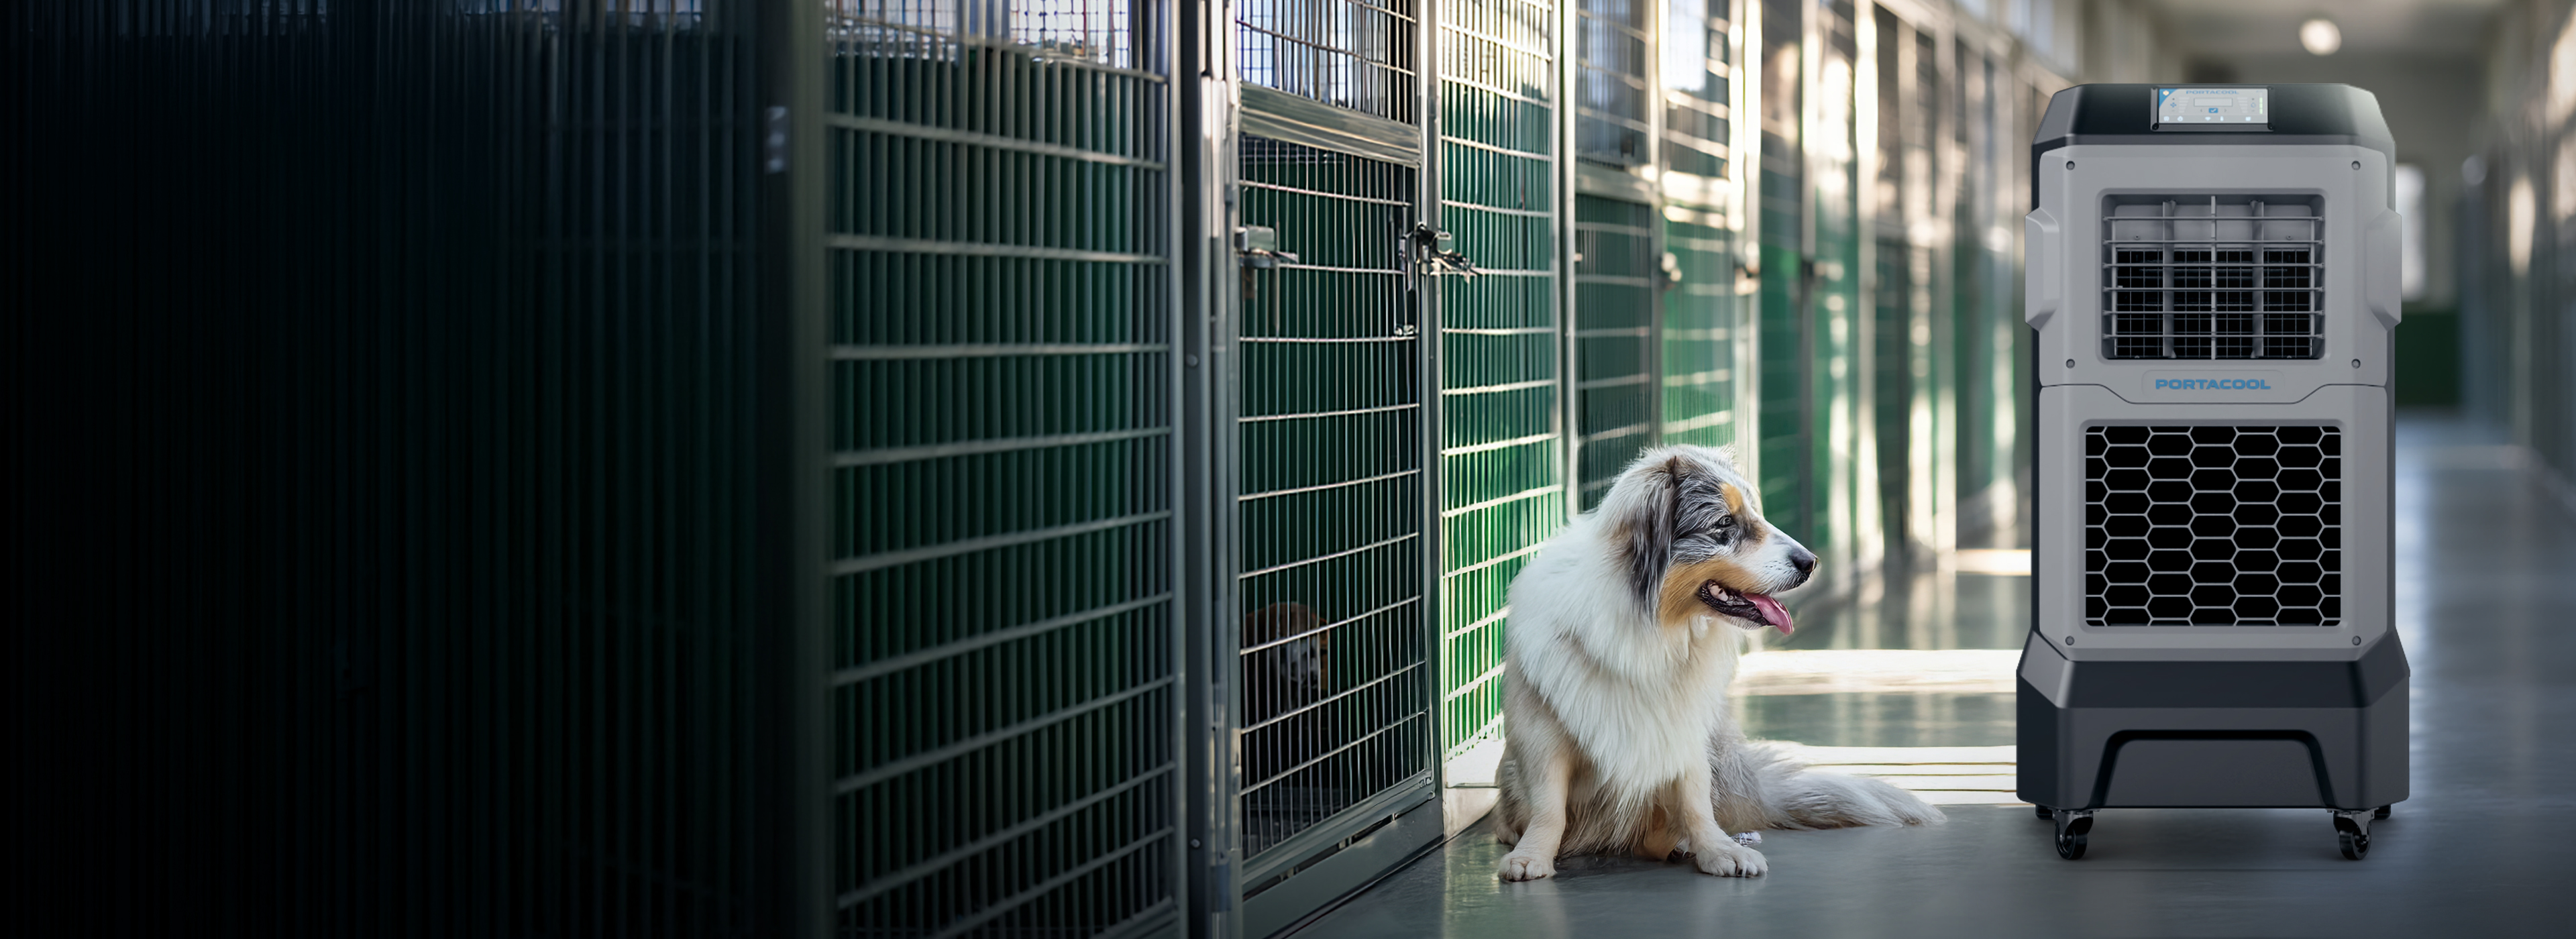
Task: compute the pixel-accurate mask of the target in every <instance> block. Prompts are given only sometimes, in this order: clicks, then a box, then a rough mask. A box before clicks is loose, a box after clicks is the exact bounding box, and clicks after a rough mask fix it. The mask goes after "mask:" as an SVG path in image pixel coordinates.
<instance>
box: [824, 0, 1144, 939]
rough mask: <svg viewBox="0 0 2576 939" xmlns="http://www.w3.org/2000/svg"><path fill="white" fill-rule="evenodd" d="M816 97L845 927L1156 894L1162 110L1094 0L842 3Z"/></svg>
mask: <svg viewBox="0 0 2576 939" xmlns="http://www.w3.org/2000/svg"><path fill="white" fill-rule="evenodd" d="M845 12H848V13H849V14H850V15H847V16H845V17H844V18H843V19H841V20H839V21H837V22H836V23H835V30H834V38H835V39H836V40H837V47H836V54H835V56H834V58H833V61H832V81H833V100H832V104H833V114H832V116H831V119H830V130H829V133H830V141H829V149H830V161H831V163H830V165H831V167H832V175H831V183H832V189H831V191H830V205H829V209H830V236H829V241H828V245H829V247H830V249H831V255H830V275H831V300H830V303H831V311H832V319H831V331H832V332H831V342H832V344H833V345H832V349H831V357H832V369H831V389H830V395H831V404H832V410H831V421H832V427H831V448H832V453H833V468H832V503H833V504H832V524H833V529H832V544H831V549H832V550H831V557H832V559H833V562H832V568H831V573H832V609H831V615H832V625H833V643H834V645H833V666H834V668H835V669H836V672H835V673H834V676H833V679H832V687H831V709H832V720H833V727H834V735H833V739H834V751H833V764H832V774H833V778H834V781H835V787H834V788H835V793H834V814H833V833H834V839H835V848H836V851H835V856H834V886H833V889H834V891H835V892H836V893H837V894H838V897H839V905H840V909H841V922H840V925H841V928H842V929H843V930H846V931H851V932H854V933H857V934H861V935H886V934H901V935H940V936H946V935H959V934H965V933H977V934H992V933H1004V932H1010V933H1018V932H1023V931H1026V930H1029V929H1033V928H1038V927H1044V928H1046V929H1049V930H1058V931H1062V932H1063V933H1064V934H1068V935H1076V934H1084V933H1089V932H1095V931H1098V930H1100V929H1102V928H1106V927H1109V926H1112V925H1117V924H1121V923H1128V922H1131V921H1134V920H1137V919H1139V918H1143V917H1150V916H1153V915H1156V914H1157V913H1161V912H1168V911H1169V910H1171V909H1172V908H1173V904H1174V902H1175V901H1174V897H1175V893H1174V889H1175V888H1174V881H1175V877H1176V874H1177V872H1176V871H1175V870H1173V869H1172V866H1171V865H1172V860H1173V858H1174V857H1176V856H1177V854H1176V852H1175V850H1174V840H1175V839H1176V838H1177V837H1178V835H1177V834H1176V822H1177V819H1176V817H1175V815H1174V806H1175V804H1176V803H1175V798H1176V792H1175V789H1174V786H1175V785H1176V784H1177V782H1178V777H1177V771H1176V762H1175V761H1176V757H1177V754H1175V753H1174V751H1173V748H1172V745H1173V739H1174V723H1173V722H1174V720H1175V714H1176V712H1177V702H1176V695H1177V694H1178V689H1177V688H1176V682H1177V676H1176V663H1175V662H1174V660H1173V656H1172V648H1173V636H1172V633H1171V630H1172V629H1173V620H1172V617H1173V602H1172V599H1173V592H1172V583H1171V573H1170V572H1171V570H1172V557H1171V550H1172V538H1173V509H1174V506H1173V501H1172V491H1173V486H1172V483H1171V478H1170V466H1171V451H1170V447H1171V445H1172V443H1171V439H1172V426H1171V425H1172V414H1171V411H1170V404H1171V400H1172V387H1171V378H1170V371H1171V362H1170V355H1171V351H1170V346H1169V343H1170V341H1171V337H1170V323H1171V306H1170V304H1171V298H1170V296H1169V290H1168V287H1167V283H1168V280H1167V278H1168V270H1167V268H1166V265H1167V263H1168V262H1169V259H1168V257H1167V256H1166V252H1167V250H1168V248H1167V244H1168V236H1167V235H1166V233H1165V226H1164V223H1163V219H1164V218H1165V217H1166V212H1167V211H1168V203H1167V201H1166V197H1165V194H1164V193H1165V189H1164V186H1165V183H1164V174H1165V173H1166V172H1168V168H1167V165H1166V162H1165V161H1167V160H1168V159H1169V147H1168V135H1167V133H1166V132H1165V130H1164V129H1163V126H1162V122H1163V121H1164V119H1165V117H1164V115H1165V112H1164V106H1163V103H1162V102H1163V96H1164V95H1165V94H1166V93H1167V89H1166V87H1165V85H1164V82H1163V80H1162V79H1161V78H1160V77H1159V76H1157V75H1154V74H1152V73H1151V70H1150V68H1147V69H1142V70H1140V69H1139V68H1138V66H1140V65H1145V66H1150V65H1151V63H1140V62H1137V61H1136V60H1135V55H1136V51H1137V50H1136V46H1135V44H1134V43H1133V42H1132V41H1131V40H1132V37H1131V35H1130V33H1129V31H1128V25H1129V22H1128V19H1127V9H1126V7H1125V5H1124V4H1123V3H1097V4H1088V5H1083V6H1082V7H1081V8H1080V10H1079V11H1077V12H1084V13H1088V14H1091V15H1090V16H1088V17H1076V16H1072V15H1069V14H1067V13H1064V12H1063V11H1061V9H1060V8H1057V7H1050V8H1048V11H1047V12H1045V13H1030V12H1027V11H1022V10H1016V9H1014V10H1008V11H1004V12H1006V13H1007V15H1005V16H1003V17H1002V18H1000V19H998V20H995V21H989V22H986V21H978V20H976V19H974V18H972V17H968V18H967V19H966V20H964V21H962V22H961V21H960V20H959V19H957V18H956V13H955V11H954V10H943V9H942V8H939V7H937V6H933V5H922V6H876V5H866V6H861V7H859V8H858V9H857V10H855V11H845Z"/></svg>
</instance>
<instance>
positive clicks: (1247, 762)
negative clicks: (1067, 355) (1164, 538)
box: [1235, 137, 1433, 896]
mask: <svg viewBox="0 0 2576 939" xmlns="http://www.w3.org/2000/svg"><path fill="white" fill-rule="evenodd" d="M1240 152H1241V154H1242V164H1241V176H1240V179H1241V185H1242V208H1243V221H1244V224H1246V225H1253V226H1262V227H1268V228H1272V229H1274V230H1276V231H1278V232H1279V238H1280V248H1281V250H1283V251H1288V252H1290V253H1293V254H1296V255H1297V256H1298V259H1297V260H1296V261H1293V262H1289V261H1281V262H1279V263H1278V264H1277V266H1275V267H1271V268H1268V269H1258V270H1256V269H1251V268H1247V269H1246V274H1245V281H1244V292H1243V305H1242V313H1241V316H1240V319H1239V321H1238V323H1237V326H1236V329H1237V343H1238V346H1239V348H1240V349H1241V350H1242V351H1241V362H1240V366H1239V367H1240V373H1239V378H1238V385H1237V387H1236V390H1235V393H1236V401H1237V407H1236V413H1237V422H1238V428H1237V435H1238V436H1237V445H1236V446H1237V451H1236V453H1237V455H1236V463H1235V465H1236V467H1237V474H1236V475H1237V481H1236V491H1237V493H1238V496H1237V499H1236V504H1237V512H1238V513H1239V515H1238V520H1237V528H1236V531H1237V533H1238V535H1237V537H1238V542H1237V546H1236V558H1237V560H1236V566H1237V571H1236V573H1235V577H1236V585H1235V591H1236V595H1237V597H1238V598H1239V603H1238V610H1237V614H1238V615H1240V616H1242V617H1243V620H1242V634H1241V637H1240V643H1239V646H1238V649H1237V655H1238V657H1239V662H1240V671H1239V672H1238V675H1239V682H1238V685H1239V688H1240V693H1239V694H1238V695H1237V699H1238V702H1239V711H1238V716H1237V720H1238V722H1237V724H1236V727H1237V728H1238V733H1239V737H1238V742H1237V752H1238V754H1239V759H1240V764H1239V771H1240V776H1239V782H1238V784H1237V785H1238V788H1237V799H1238V802H1239V806H1240V811H1241V813H1242V816H1241V831H1242V835H1241V838H1242V852H1243V856H1244V857H1245V858H1247V859H1250V858H1257V857H1259V856H1260V855H1261V854H1262V853H1263V852H1265V851H1268V850H1270V849H1271V848H1273V847H1277V846H1279V845H1281V844H1283V843H1285V842H1287V841H1288V840H1289V839H1290V838H1292V837H1294V836H1296V835H1297V834H1299V833H1301V832H1304V831H1306V830H1308V829H1310V828H1315V827H1317V826H1321V825H1324V824H1325V823H1326V822H1328V821H1331V820H1333V819H1335V818H1336V817H1337V816H1340V814H1341V813H1343V812H1344V811H1345V810H1347V809H1350V808H1353V807H1355V806H1358V805H1360V804H1361V803H1363V802H1365V801H1367V800H1368V799H1370V798H1371V797H1372V796H1376V795H1378V794H1379V793H1381V792H1385V791H1387V790H1390V789H1393V788H1395V787H1397V786H1399V785H1401V784H1405V783H1407V782H1408V781H1414V780H1417V779H1420V778H1427V774H1428V772H1429V770H1430V765H1429V764H1430V745H1431V735H1432V732H1433V730H1432V727H1431V714H1430V706H1429V705H1430V702H1431V700H1432V691H1431V675H1430V674H1429V672H1430V668H1429V665H1430V662H1429V658H1430V654H1429V649H1428V648H1427V643H1426V642H1425V641H1424V639H1425V629H1426V627H1427V625H1428V623H1427V621H1426V620H1425V618H1424V617H1425V611H1424V609H1423V605H1424V600H1425V593H1426V590H1425V587H1426V584H1424V582H1423V574H1424V572H1425V570H1426V568H1425V562H1426V560H1427V558H1426V556H1425V555H1424V552H1425V551H1428V550H1430V549H1431V545H1430V544H1429V543H1428V542H1429V537H1428V533H1426V532H1425V531H1424V530H1423V525H1424V521H1425V519H1427V518H1428V512H1427V506H1426V505H1425V503H1424V500H1425V499H1427V498H1429V497H1430V494H1429V493H1427V492H1425V491H1424V484H1425V473H1424V469H1425V464H1426V462H1427V460H1426V457H1427V455H1428V453H1429V446H1428V444H1429V442H1428V441H1427V440H1426V439H1425V437H1424V434H1425V432H1426V430H1427V428H1425V427H1424V426H1423V412H1424V410H1425V409H1424V407H1423V404H1424V393H1425V390H1426V389H1425V382H1424V381H1423V377H1424V376H1423V375H1422V374H1421V368H1420V365H1421V359H1420V356H1421V353H1422V350H1421V349H1420V348H1419V346H1420V343H1421V342H1422V337H1421V335H1420V331H1419V327H1418V323H1417V321H1416V316H1417V314H1416V298H1415V296H1414V291H1415V288H1416V283H1417V282H1416V280H1415V275H1413V274H1412V273H1411V272H1410V271H1408V270H1407V269H1406V266H1405V263H1404V261H1405V257H1406V255H1405V250H1404V245H1405V238H1406V235H1407V232H1408V231H1409V230H1410V229H1411V227H1412V224H1413V221H1414V217H1415V198H1416V195H1417V190H1416V187H1417V185H1418V180H1417V172H1416V171H1415V170H1414V169H1412V168H1409V167H1405V166H1400V165H1397V164H1393V163H1385V162H1380V161H1376V160H1370V159H1366V158H1363V157H1358V156H1353V155H1350V154H1344V153H1337V152H1334V151H1329V150H1319V149H1315V148H1311V147H1305V146H1300V145H1297V144H1292V143H1285V142H1281V141H1275V140H1268V139H1265V138H1260V137H1245V138H1242V141H1241V143H1240ZM1326 847H1330V845H1329V844H1327V845H1326ZM1291 873H1293V871H1283V872H1281V873H1280V874H1279V875H1277V876H1275V877H1272V878H1265V879H1264V881H1262V882H1258V883H1249V884H1246V885H1245V886H1246V891H1245V892H1246V895H1247V896H1249V895H1252V894H1255V893H1258V892H1259V891H1260V890H1261V889H1262V888H1265V887H1268V886H1271V885H1273V884H1275V883H1277V882H1278V880H1279V879H1281V878H1284V877H1285V876H1287V875H1288V874H1291Z"/></svg>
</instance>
